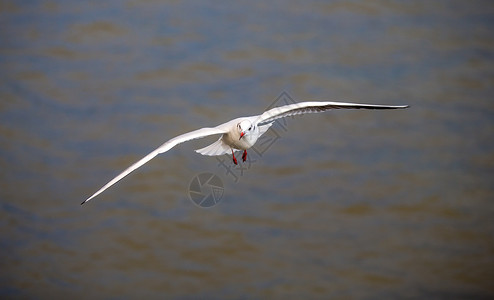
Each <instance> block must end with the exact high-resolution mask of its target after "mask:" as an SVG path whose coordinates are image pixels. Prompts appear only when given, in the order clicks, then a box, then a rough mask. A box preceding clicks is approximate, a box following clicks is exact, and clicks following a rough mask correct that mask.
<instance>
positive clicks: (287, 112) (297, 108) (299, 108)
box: [256, 101, 408, 124]
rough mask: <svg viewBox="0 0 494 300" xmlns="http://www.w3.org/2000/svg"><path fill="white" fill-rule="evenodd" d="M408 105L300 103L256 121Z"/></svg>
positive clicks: (276, 108)
mask: <svg viewBox="0 0 494 300" xmlns="http://www.w3.org/2000/svg"><path fill="white" fill-rule="evenodd" d="M407 107H408V105H375V104H358V103H344V102H314V101H313V102H300V103H294V104H290V105H285V106H280V107H275V108H272V109H270V110H268V111H266V112H264V113H263V114H262V115H260V116H258V118H257V119H256V123H257V124H264V123H268V122H272V121H274V120H276V119H279V118H284V117H289V116H294V115H300V114H308V113H317V112H323V111H326V110H329V109H338V108H347V109H352V108H353V109H362V108H363V109H397V108H407Z"/></svg>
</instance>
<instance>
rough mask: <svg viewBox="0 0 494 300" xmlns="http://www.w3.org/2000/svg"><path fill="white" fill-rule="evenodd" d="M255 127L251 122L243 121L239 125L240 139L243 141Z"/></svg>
mask: <svg viewBox="0 0 494 300" xmlns="http://www.w3.org/2000/svg"><path fill="white" fill-rule="evenodd" d="M253 128H254V126H253V125H252V123H251V122H250V121H249V120H243V121H242V122H240V123H238V124H237V129H238V132H239V133H240V138H239V140H240V139H242V138H243V137H244V136H245V135H246V134H247V135H248V134H250V132H251V131H252V129H253Z"/></svg>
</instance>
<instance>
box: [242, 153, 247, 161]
mask: <svg viewBox="0 0 494 300" xmlns="http://www.w3.org/2000/svg"><path fill="white" fill-rule="evenodd" d="M246 160H247V150H244V154H242V161H246Z"/></svg>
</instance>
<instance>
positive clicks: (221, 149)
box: [81, 101, 408, 204]
mask: <svg viewBox="0 0 494 300" xmlns="http://www.w3.org/2000/svg"><path fill="white" fill-rule="evenodd" d="M407 107H408V106H407V105H400V106H390V105H373V104H357V103H344V102H316V101H313V102H300V103H295V104H290V105H285V106H281V107H276V108H273V109H270V110H268V111H266V112H264V113H263V114H261V115H258V116H251V117H241V118H237V119H234V120H231V121H228V122H226V123H223V124H220V125H218V126H216V127H212V128H210V127H206V128H201V129H198V130H194V131H191V132H188V133H184V134H182V135H179V136H177V137H174V138H172V139H171V140H169V141H167V142H165V143H164V144H163V145H161V146H160V147H158V148H157V149H156V150H154V151H153V152H151V153H149V154H148V155H146V156H145V157H144V158H142V159H141V160H139V161H138V162H136V163H135V164H133V165H131V166H130V167H128V168H127V169H126V170H124V171H123V172H122V173H120V174H119V175H117V176H116V177H115V178H113V179H112V180H111V181H110V182H108V183H107V184H106V185H104V186H103V187H102V188H101V189H99V190H98V191H97V192H96V193H94V194H93V195H92V196H91V197H89V198H88V199H86V200H85V201H84V202H82V203H81V204H84V203H86V202H87V201H89V200H91V199H93V198H94V197H96V196H97V195H99V194H101V193H102V192H103V191H105V190H106V189H107V188H109V187H110V186H112V185H114V184H115V183H117V182H118V181H120V180H121V179H122V178H124V177H125V176H127V175H128V174H130V173H131V172H132V171H134V170H135V169H137V168H139V167H140V166H142V165H144V164H145V163H147V162H148V161H150V160H151V159H153V158H154V157H155V156H156V155H158V154H160V153H164V152H166V151H168V150H170V149H171V148H173V147H175V146H176V145H178V144H180V143H183V142H186V141H189V140H193V139H197V138H202V137H206V136H210V135H221V136H220V138H219V139H218V140H217V141H216V142H214V143H213V144H211V145H209V146H207V147H204V148H201V149H198V150H196V152H198V153H200V154H202V155H209V156H215V155H223V154H227V153H231V154H232V158H233V162H234V163H235V164H237V159H236V158H235V154H234V152H235V151H241V150H243V151H244V153H243V155H242V160H243V161H245V160H246V157H247V149H249V148H250V147H252V146H253V145H254V144H255V143H256V141H257V140H258V139H259V137H261V136H262V135H263V134H264V133H265V132H266V131H267V130H268V129H269V127H270V126H271V125H272V124H273V121H274V120H276V119H279V118H284V117H288V116H293V115H299V114H306V113H316V112H323V111H326V110H329V109H340V108H352V109H362V108H363V109H398V108H407Z"/></svg>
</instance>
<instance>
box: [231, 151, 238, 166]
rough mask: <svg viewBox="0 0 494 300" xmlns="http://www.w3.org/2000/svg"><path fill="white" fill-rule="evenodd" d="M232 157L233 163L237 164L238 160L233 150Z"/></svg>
mask: <svg viewBox="0 0 494 300" xmlns="http://www.w3.org/2000/svg"><path fill="white" fill-rule="evenodd" d="M232 157H233V163H234V164H237V159H236V158H235V154H233V149H232Z"/></svg>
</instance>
